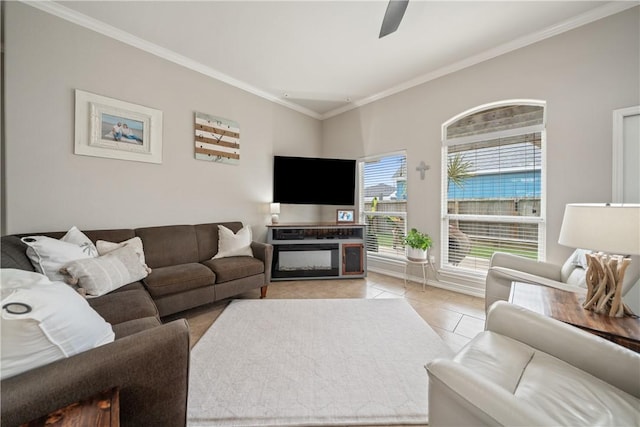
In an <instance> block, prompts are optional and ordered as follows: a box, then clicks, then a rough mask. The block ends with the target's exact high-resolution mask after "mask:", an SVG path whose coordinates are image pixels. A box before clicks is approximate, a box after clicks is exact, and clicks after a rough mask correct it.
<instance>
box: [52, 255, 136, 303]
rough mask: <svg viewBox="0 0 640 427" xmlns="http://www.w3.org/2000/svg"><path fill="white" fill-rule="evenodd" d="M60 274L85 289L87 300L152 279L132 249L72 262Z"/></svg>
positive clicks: (69, 281) (68, 281) (74, 284)
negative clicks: (148, 278) (148, 277)
mask: <svg viewBox="0 0 640 427" xmlns="http://www.w3.org/2000/svg"><path fill="white" fill-rule="evenodd" d="M60 271H61V272H62V273H63V274H64V275H65V281H66V282H67V283H69V284H70V285H73V286H78V287H79V288H82V289H84V291H85V292H86V294H87V297H97V296H100V295H104V294H106V293H109V292H111V291H113V290H115V289H118V288H120V287H122V286H124V285H127V284H129V283H132V282H136V281H138V280H141V279H144V278H145V277H147V275H148V273H147V270H146V269H145V268H144V266H143V265H142V263H141V262H140V258H138V254H136V252H135V250H134V249H133V248H132V247H131V246H123V247H121V248H118V249H116V250H114V251H111V252H109V253H107V254H106V255H102V256H99V257H97V258H85V259H78V260H75V261H71V262H69V263H67V264H65V266H64V267H62V268H61V269H60Z"/></svg>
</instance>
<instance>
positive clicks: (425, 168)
mask: <svg viewBox="0 0 640 427" xmlns="http://www.w3.org/2000/svg"><path fill="white" fill-rule="evenodd" d="M429 169H431V166H429V165H426V164H425V163H424V161H423V160H420V164H419V165H418V166H416V170H417V171H419V172H420V179H424V172H425V171H428V170H429Z"/></svg>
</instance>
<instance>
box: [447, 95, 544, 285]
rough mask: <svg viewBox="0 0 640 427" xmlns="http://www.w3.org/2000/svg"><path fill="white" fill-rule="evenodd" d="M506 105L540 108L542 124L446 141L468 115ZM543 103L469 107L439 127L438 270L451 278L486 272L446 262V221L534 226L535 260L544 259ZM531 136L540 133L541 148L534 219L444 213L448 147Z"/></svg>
mask: <svg viewBox="0 0 640 427" xmlns="http://www.w3.org/2000/svg"><path fill="white" fill-rule="evenodd" d="M506 106H537V107H542V109H543V113H542V123H541V124H538V125H532V126H531V125H530V126H523V127H518V128H513V129H507V130H499V131H493V132H486V133H479V134H477V135H470V136H462V137H457V138H447V129H448V127H449V126H451V125H453V124H455V123H457V122H458V121H460V120H461V119H464V118H466V117H468V116H471V115H474V114H477V113H480V112H483V111H486V110H491V109H495V108H498V107H506ZM546 115H547V103H546V101H542V100H533V99H510V100H503V101H497V102H492V103H488V104H483V105H479V106H477V107H473V108H470V109H468V110H466V111H463V112H462V113H460V114H457V115H456V116H454V117H452V118H450V119H449V120H447V121H445V122H444V123H443V124H442V128H441V132H442V133H441V141H442V148H441V228H440V236H441V242H442V243H441V245H440V260H439V264H440V265H439V267H440V270H441V271H442V272H444V273H450V274H454V275H460V276H466V277H472V278H473V277H475V278H478V279H484V277H486V274H487V272H486V271H485V270H481V269H480V270H478V269H475V270H472V269H468V268H464V267H458V266H454V265H452V264H450V263H448V262H447V260H448V258H449V245H448V243H447V242H448V241H449V222H450V221H451V220H461V221H465V220H466V221H469V220H473V221H483V222H495V223H505V222H507V223H525V224H533V223H535V224H537V225H538V239H537V243H538V251H537V252H538V253H537V260H538V261H544V260H545V259H546V228H547V191H546V188H547V177H546V175H547V160H546V157H547V156H546V152H547V150H546V139H547V138H546V122H547V117H546ZM531 133H540V139H541V145H540V157H541V158H540V215H539V216H538V217H533V216H511V215H473V214H451V213H449V212H448V202H449V197H448V183H449V179H448V176H447V166H448V152H449V147H451V146H455V145H461V144H468V143H473V142H483V141H491V140H495V139H499V138H506V137H514V136H520V135H526V134H531Z"/></svg>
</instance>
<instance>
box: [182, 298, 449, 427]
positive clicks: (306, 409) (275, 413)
mask: <svg viewBox="0 0 640 427" xmlns="http://www.w3.org/2000/svg"><path fill="white" fill-rule="evenodd" d="M450 355H451V351H450V350H449V348H448V347H447V346H446V344H444V342H443V341H442V340H441V339H440V337H439V336H438V335H437V334H436V333H435V332H434V331H433V329H431V328H430V327H429V325H427V323H426V322H425V321H424V320H423V319H422V318H421V317H420V315H418V313H416V311H415V310H414V309H413V307H411V305H410V304H409V303H408V302H406V301H405V300H404V299H321V300H317V299H315V300H314V299H309V300H295V299H293V300H285V299H283V300H234V301H233V302H231V303H230V304H229V306H228V307H227V308H225V310H224V311H223V312H222V314H221V315H220V316H219V317H218V319H216V321H215V322H214V323H213V325H212V326H211V328H210V329H209V330H208V331H207V332H206V333H205V335H204V336H203V337H202V338H201V339H200V341H198V343H197V344H196V345H195V347H194V348H193V350H192V352H191V367H190V381H189V403H188V425H189V426H192V427H195V426H319V425H326V426H336V425H340V426H347V425H380V424H426V423H427V385H428V377H427V373H426V370H425V368H424V366H425V364H426V363H427V362H428V361H430V360H432V359H434V358H436V357H449V356H450Z"/></svg>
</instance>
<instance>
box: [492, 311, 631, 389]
mask: <svg viewBox="0 0 640 427" xmlns="http://www.w3.org/2000/svg"><path fill="white" fill-rule="evenodd" d="M485 329H486V330H488V331H493V332H496V333H498V334H500V335H504V336H507V337H510V338H513V339H515V340H517V341H520V342H522V343H525V344H527V345H529V346H531V347H533V348H536V349H538V350H540V351H542V352H545V353H548V354H550V355H552V356H555V357H557V358H558V359H560V360H563V361H565V362H567V363H568V364H570V365H573V366H575V367H576V368H578V369H581V370H583V371H585V372H588V373H590V374H591V375H593V376H595V377H597V378H600V379H601V380H603V381H605V382H607V383H609V384H611V385H613V386H614V387H617V388H619V389H621V390H624V391H625V392H627V393H629V394H631V395H633V396H635V397H637V398H640V387H638V375H637V374H638V370H639V369H640V354H638V353H635V352H633V351H631V350H629V349H627V348H625V347H622V346H620V345H617V344H614V343H612V342H610V341H607V340H606V339H604V338H601V337H599V336H596V335H593V334H590V333H589V332H586V331H583V330H581V329H579V328H576V327H574V326H571V325H568V324H566V323H563V322H560V321H559V320H555V319H552V318H550V317H546V316H544V315H541V314H538V313H534V312H532V311H530V310H527V309H525V308H522V307H519V306H516V305H513V304H509V303H507V302H504V301H498V302H496V303H494V304H493V305H492V306H491V307H490V308H489V311H488V313H487V320H486V323H485Z"/></svg>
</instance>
